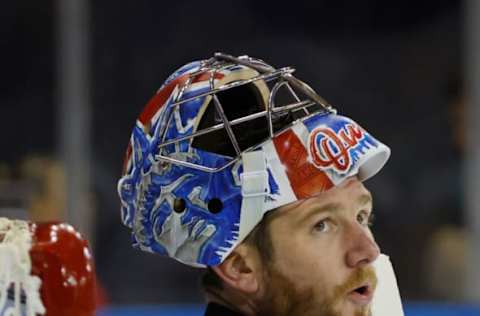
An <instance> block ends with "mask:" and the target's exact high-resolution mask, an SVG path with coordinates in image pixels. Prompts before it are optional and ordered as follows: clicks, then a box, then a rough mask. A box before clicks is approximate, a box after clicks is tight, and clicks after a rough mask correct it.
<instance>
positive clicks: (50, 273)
mask: <svg viewBox="0 0 480 316" xmlns="http://www.w3.org/2000/svg"><path fill="white" fill-rule="evenodd" d="M94 314H95V270H94V265H93V258H92V256H91V253H90V250H89V248H88V245H87V242H86V241H85V240H84V239H83V238H82V237H81V236H80V234H79V233H78V232H77V231H75V229H74V228H73V227H72V226H70V225H68V224H64V223H38V224H36V223H28V222H26V221H22V220H9V219H7V218H1V217H0V316H37V315H45V316H65V315H69V316H93V315H94Z"/></svg>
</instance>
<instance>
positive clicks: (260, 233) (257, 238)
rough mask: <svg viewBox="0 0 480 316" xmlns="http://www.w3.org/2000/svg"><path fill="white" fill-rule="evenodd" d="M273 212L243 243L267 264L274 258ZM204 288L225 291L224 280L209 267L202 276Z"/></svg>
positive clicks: (266, 215)
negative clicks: (272, 237) (271, 232)
mask: <svg viewBox="0 0 480 316" xmlns="http://www.w3.org/2000/svg"><path fill="white" fill-rule="evenodd" d="M272 213H273V210H272V211H270V212H268V213H266V214H265V215H264V216H263V219H262V220H261V221H260V223H258V224H257V226H255V228H254V229H253V230H252V231H251V232H250V233H249V234H248V236H247V237H246V238H245V240H244V241H243V243H246V244H247V245H250V246H252V247H254V248H255V249H256V250H257V251H258V253H259V254H260V258H261V259H262V261H263V262H264V263H265V264H269V262H270V261H271V260H272V258H273V244H272V239H271V236H270V230H269V223H270V221H271V214H272ZM201 284H202V287H203V289H204V290H205V291H207V292H208V289H211V288H215V289H223V282H222V279H220V277H219V276H218V275H217V274H216V273H215V271H213V269H212V268H211V267H208V268H207V270H206V271H205V273H204V275H203V276H202V280H201Z"/></svg>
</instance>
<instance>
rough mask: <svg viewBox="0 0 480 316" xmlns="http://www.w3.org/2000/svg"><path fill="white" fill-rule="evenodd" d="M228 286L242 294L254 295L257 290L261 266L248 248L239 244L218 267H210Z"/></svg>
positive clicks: (255, 255) (254, 254)
mask: <svg viewBox="0 0 480 316" xmlns="http://www.w3.org/2000/svg"><path fill="white" fill-rule="evenodd" d="M212 269H213V270H214V271H215V273H217V275H218V276H219V277H220V278H221V279H222V280H223V282H225V283H226V284H227V285H228V286H230V287H232V288H234V289H236V290H239V291H241V292H244V293H249V294H251V293H255V292H256V291H258V288H259V282H260V279H259V277H260V276H261V273H260V272H261V271H260V270H259V269H261V264H260V262H259V258H258V255H257V254H256V253H255V252H254V251H252V249H250V247H248V246H246V245H244V244H240V245H238V246H237V247H236V248H235V249H234V250H233V251H232V253H231V254H230V255H229V256H228V257H227V258H226V259H225V260H224V261H223V262H222V263H221V264H219V265H218V266H215V267H212Z"/></svg>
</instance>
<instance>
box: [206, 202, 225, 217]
mask: <svg viewBox="0 0 480 316" xmlns="http://www.w3.org/2000/svg"><path fill="white" fill-rule="evenodd" d="M222 208H223V203H222V201H220V199H217V198H213V199H211V200H210V201H208V210H209V211H210V213H212V214H217V213H220V211H221V210H222Z"/></svg>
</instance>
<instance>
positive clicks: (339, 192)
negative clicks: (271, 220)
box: [276, 177, 372, 218]
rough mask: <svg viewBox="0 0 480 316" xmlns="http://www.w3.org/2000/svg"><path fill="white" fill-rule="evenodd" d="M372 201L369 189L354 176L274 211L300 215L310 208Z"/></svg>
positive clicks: (287, 214) (284, 214)
mask: <svg viewBox="0 0 480 316" xmlns="http://www.w3.org/2000/svg"><path fill="white" fill-rule="evenodd" d="M371 201H372V196H371V194H370V191H368V190H367V188H365V186H364V185H363V183H362V182H361V181H359V180H358V179H357V178H356V177H352V178H349V179H347V180H346V181H345V182H343V183H342V184H341V185H339V186H337V187H333V188H331V189H330V190H327V191H324V192H321V193H319V194H318V195H315V196H313V197H310V198H308V199H304V200H301V201H297V202H294V203H291V204H288V205H285V206H282V207H280V208H279V209H278V210H277V211H276V213H277V216H282V217H284V216H285V217H288V218H293V217H301V216H302V215H303V214H302V213H304V212H303V211H304V210H306V209H310V208H316V209H317V208H321V207H323V206H328V205H330V206H335V208H349V207H351V206H354V205H364V204H367V203H370V202H371Z"/></svg>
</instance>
